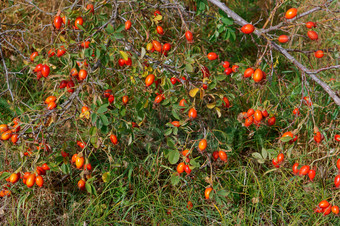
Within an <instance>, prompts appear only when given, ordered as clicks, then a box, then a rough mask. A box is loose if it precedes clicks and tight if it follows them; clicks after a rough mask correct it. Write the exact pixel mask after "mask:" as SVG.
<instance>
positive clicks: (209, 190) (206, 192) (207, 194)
mask: <svg viewBox="0 0 340 226" xmlns="http://www.w3.org/2000/svg"><path fill="white" fill-rule="evenodd" d="M212 190H213V188H212V187H209V188H206V189H205V191H204V196H205V199H209V196H210V193H211V191H212Z"/></svg>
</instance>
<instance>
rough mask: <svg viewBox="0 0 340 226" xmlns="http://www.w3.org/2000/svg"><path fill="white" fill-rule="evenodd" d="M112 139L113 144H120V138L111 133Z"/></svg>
mask: <svg viewBox="0 0 340 226" xmlns="http://www.w3.org/2000/svg"><path fill="white" fill-rule="evenodd" d="M110 141H111V142H112V144H114V145H116V144H118V138H117V136H116V135H113V134H111V135H110Z"/></svg>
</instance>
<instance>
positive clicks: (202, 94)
mask: <svg viewBox="0 0 340 226" xmlns="http://www.w3.org/2000/svg"><path fill="white" fill-rule="evenodd" d="M203 97H204V89H203V88H201V90H200V98H201V100H203Z"/></svg>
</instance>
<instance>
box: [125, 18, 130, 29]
mask: <svg viewBox="0 0 340 226" xmlns="http://www.w3.org/2000/svg"><path fill="white" fill-rule="evenodd" d="M130 28H131V21H130V20H127V21H126V22H125V30H129V29H130Z"/></svg>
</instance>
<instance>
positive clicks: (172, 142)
mask: <svg viewBox="0 0 340 226" xmlns="http://www.w3.org/2000/svg"><path fill="white" fill-rule="evenodd" d="M166 144H167V145H168V147H169V148H176V145H175V142H174V140H173V139H172V138H171V137H167V139H166Z"/></svg>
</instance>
